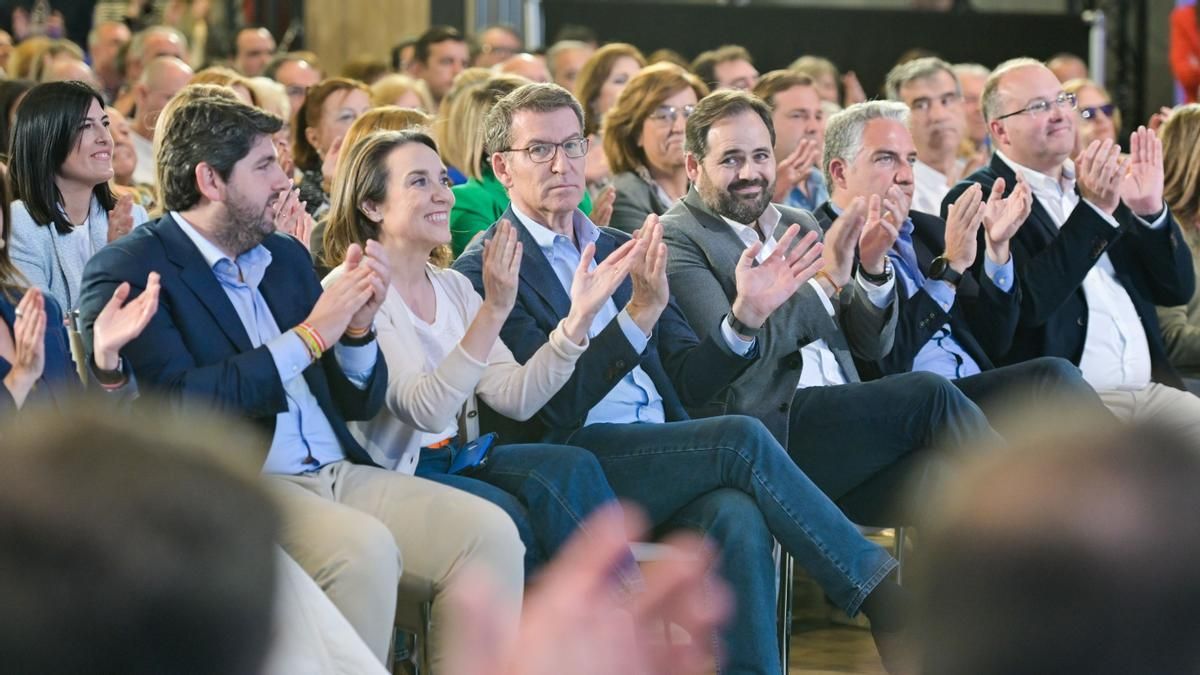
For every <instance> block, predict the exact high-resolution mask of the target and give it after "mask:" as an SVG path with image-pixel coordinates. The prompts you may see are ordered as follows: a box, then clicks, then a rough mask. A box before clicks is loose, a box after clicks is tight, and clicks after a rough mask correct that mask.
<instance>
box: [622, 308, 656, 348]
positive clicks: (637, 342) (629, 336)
mask: <svg viewBox="0 0 1200 675" xmlns="http://www.w3.org/2000/svg"><path fill="white" fill-rule="evenodd" d="M617 325H619V326H620V327H621V332H622V333H624V334H625V339H626V340H629V344H631V345H633V350H634V351H635V352H637V353H639V354H641V353H642V352H644V351H646V345H647V344H649V343H650V336H649V335H646V334H645V333H643V332H642V329H641V328H639V327H638V325H637V322H636V321H634V320H633V317H632V316H629V310H627V309H623V310H621V313H620V314H618V315H617Z"/></svg>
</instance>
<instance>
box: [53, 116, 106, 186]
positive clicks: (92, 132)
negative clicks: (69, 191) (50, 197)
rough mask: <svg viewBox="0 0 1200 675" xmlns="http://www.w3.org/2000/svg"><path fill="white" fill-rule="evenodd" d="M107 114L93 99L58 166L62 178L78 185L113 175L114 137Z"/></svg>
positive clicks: (101, 181) (101, 180)
mask: <svg viewBox="0 0 1200 675" xmlns="http://www.w3.org/2000/svg"><path fill="white" fill-rule="evenodd" d="M108 125H109V121H108V114H107V113H105V112H104V108H103V107H101V106H100V102H99V101H97V100H95V99H92V103H91V105H90V106H89V107H88V111H87V114H86V115H85V116H84V119H83V121H82V122H81V123H80V125H79V130H78V134H79V135H78V136H77V137H76V138H75V145H74V146H72V148H71V152H70V153H69V154H68V155H67V158H66V159H65V160H64V161H63V163H62V165H61V166H59V167H58V176H59V178H60V179H62V180H67V181H71V182H74V183H77V184H80V185H99V184H100V183H103V182H104V181H106V180H109V179H111V178H112V177H113V162H112V155H113V138H112V134H111V133H109V131H108Z"/></svg>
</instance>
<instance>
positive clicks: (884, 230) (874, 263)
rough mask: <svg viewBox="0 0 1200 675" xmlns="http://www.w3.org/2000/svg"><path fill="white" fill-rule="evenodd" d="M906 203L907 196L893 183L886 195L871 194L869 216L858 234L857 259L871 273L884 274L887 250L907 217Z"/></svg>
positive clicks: (898, 234)
mask: <svg viewBox="0 0 1200 675" xmlns="http://www.w3.org/2000/svg"><path fill="white" fill-rule="evenodd" d="M897 195H899V196H897ZM904 204H907V198H906V197H905V196H904V194H903V192H901V191H900V189H899V188H897V187H896V186H894V185H893V186H892V187H891V188H888V196H887V198H885V199H881V198H880V197H879V195H872V196H871V199H870V201H869V202H868V205H867V219H866V222H865V223H863V229H862V234H861V235H859V238H858V261H859V264H860V265H862V268H863V269H864V270H866V271H867V272H868V273H870V274H883V271H884V269H885V267H884V261H886V260H887V253H888V251H890V250H891V248H892V245H893V244H895V243H896V237H898V236H900V224H901V223H903V222H904V219H905V218H907V210H903V211H902V210H901V209H902V208H903V205H904Z"/></svg>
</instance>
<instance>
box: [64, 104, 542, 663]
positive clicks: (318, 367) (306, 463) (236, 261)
mask: <svg viewBox="0 0 1200 675" xmlns="http://www.w3.org/2000/svg"><path fill="white" fill-rule="evenodd" d="M280 126H281V121H280V120H279V119H278V118H276V117H272V116H270V115H267V114H266V113H263V112H261V111H258V110H257V109H254V108H251V107H249V106H246V105H243V104H241V103H239V102H236V101H232V100H227V99H222V98H209V99H202V100H193V101H190V102H186V103H184V104H182V105H180V107H179V108H177V109H176V110H175V112H174V114H173V115H172V116H171V117H170V118H169V121H168V123H167V124H166V126H165V129H164V130H163V138H162V149H161V151H160V155H159V156H160V157H161V158H162V159H163V161H162V162H160V163H159V173H158V180H159V185H160V186H161V188H162V192H163V201H164V206H165V208H166V210H167V211H168V214H167V215H165V216H164V217H162V218H161V219H159V220H157V221H155V222H153V223H149V224H147V225H145V226H143V227H140V228H138V229H137V231H136V232H135V233H134V234H132V235H130V236H127V237H124V238H122V239H121V241H120V242H117V243H114V244H113V245H112V246H108V247H105V248H104V249H103V250H101V251H100V252H99V253H98V254H97V255H96V256H94V257H93V258H92V259H91V261H89V263H88V266H87V268H86V270H85V272H84V282H83V283H84V292H83V297H82V304H81V313H82V317H83V321H84V328H85V332H90V331H91V328H92V325H93V323H94V322H95V319H96V316H97V314H98V313H99V312H100V310H101V309H102V308H103V306H104V304H105V303H106V302H107V300H108V298H109V297H111V296H112V293H113V290H114V288H116V287H117V286H118V285H119V284H121V283H122V282H129V283H130V284H131V285H132V286H133V287H134V288H135V289H136V290H138V291H140V289H141V284H142V283H143V281H144V280H145V279H146V278H147V275H148V274H149V272H150V271H155V272H158V273H159V274H160V275H161V282H160V283H161V286H160V295H159V298H160V306H159V309H158V312H157V313H156V314H155V315H154V317H153V319H152V320H151V322H150V324H149V325H148V326H147V327H146V329H145V330H144V331H143V332H142V334H141V335H140V336H139V337H137V338H136V339H135V340H133V341H132V342H130V343H129V344H128V345H127V346H126V347H125V349H124V350H123V351H122V356H123V358H125V359H128V361H129V362H130V365H131V366H132V368H133V371H134V373H135V374H136V375H137V377H138V380H139V381H140V382H141V384H142V387H143V390H144V391H146V392H148V393H152V394H157V395H158V396H160V397H163V398H165V399H166V400H167V401H168V402H170V403H171V404H172V405H174V406H177V407H179V408H184V407H187V406H191V405H199V406H208V407H211V408H214V409H216V410H219V411H221V412H225V413H227V414H231V415H234V416H237V417H241V418H245V419H247V420H250V421H251V422H253V423H255V424H256V425H258V426H259V427H260V428H261V429H262V431H263V433H264V436H263V437H262V438H257V437H256V438H247V439H246V444H247V446H250V447H253V446H256V445H267V446H268V447H267V452H266V462H265V464H264V466H263V472H264V473H265V474H267V481H268V483H269V485H270V486H271V487H272V488H273V489H274V491H275V492H276V493H277V494H278V496H279V500H280V504H281V506H282V508H283V512H284V517H285V522H284V527H283V532H282V536H281V538H282V544H283V546H284V548H285V549H287V551H288V553H290V554H291V555H292V557H293V558H295V560H296V561H297V562H298V563H300V565H301V566H302V567H304V568H305V571H307V572H308V573H309V574H310V575H311V576H312V577H313V578H314V579H315V580H316V581H317V583H318V584H319V585H321V587H322V588H323V589H324V590H325V591H326V593H327V594H328V595H329V597H330V599H331V600H333V602H334V604H335V605H336V606H337V607H338V609H340V610H341V612H342V613H343V614H344V615H345V616H346V618H347V619H348V620H349V621H350V623H351V625H353V626H354V628H355V629H356V630H357V631H358V633H359V635H360V636H361V637H362V638H363V640H364V641H365V642H366V643H367V645H368V646H369V647H371V648H372V650H373V651H374V652H375V654H376V655H377V656H378V657H379V659H380V660H381V661H382V660H385V659H386V656H387V653H388V648H389V645H390V638H391V634H392V625H393V623H394V620H395V616H396V603H397V584H398V582H399V577H400V555H399V551H398V547H399V548H402V549H403V551H404V563H405V565H404V567H405V569H404V575H405V581H406V584H407V582H409V581H410V580H411V581H412V584H411V587H412V588H414V589H419V588H420V587H422V586H424V589H425V590H424V591H423V593H422V592H419V591H414V592H413V593H411V594H408V595H405V594H403V593H402V596H403V597H402V598H401V600H402V602H404V603H406V604H407V603H409V602H411V603H414V604H416V603H420V602H424V601H427V600H428V599H429V598H428V597H427V596H428V595H429V593H430V588H432V589H433V598H432V599H433V613H434V617H433V618H434V623H435V624H436V625H438V626H439V627H440V628H439V632H441V633H453V627H452V625H443V624H442V623H441V622H442V621H445V620H446V618H445V617H444V616H439V614H442V613H444V612H445V611H446V610H445V608H444V606H445V603H444V601H443V600H442V599H441V598H443V597H444V595H443V593H442V592H443V591H445V590H447V589H452V588H453V587H454V586H455V584H457V583H458V582H459V581H460V580H461V579H462V578H463V574H464V572H463V570H466V569H469V568H471V567H473V566H476V565H477V566H480V567H486V568H490V569H491V571H492V572H493V574H494V576H495V579H496V580H497V582H498V583H499V584H500V585H501V586H502V593H503V594H504V595H505V597H506V598H511V600H512V602H511V604H510V605H508V606H505V605H503V604H502V605H500V606H498V607H497V609H498V611H501V612H505V613H507V614H509V615H510V618H511V620H512V621H513V622H515V621H516V618H517V613H518V611H519V606H520V596H519V594H520V592H521V580H522V556H523V547H522V546H521V544H520V540H519V539H518V537H517V532H516V527H515V526H514V525H513V523H512V521H511V520H509V519H508V517H507V516H506V515H504V512H503V511H501V510H500V509H498V508H497V507H495V506H492V505H491V504H489V503H487V502H485V501H484V500H481V499H478V498H476V497H473V496H471V495H468V494H466V493H464V492H460V491H457V490H453V489H451V488H447V487H443V486H441V485H437V484H435V483H431V482H429V481H423V480H421V479H419V478H415V477H412V476H405V475H401V474H397V473H394V472H391V471H387V470H384V469H381V468H379V467H378V466H376V465H375V463H374V462H373V461H372V460H371V458H370V456H369V455H368V454H367V453H366V451H365V450H364V449H363V448H362V446H361V445H359V444H358V443H357V442H356V441H355V440H354V438H353V437H352V436H351V435H350V433H349V431H348V429H347V426H346V422H347V421H348V420H367V419H371V418H372V417H374V416H375V414H376V413H377V412H378V411H379V409H380V407H381V406H382V403H383V397H384V390H385V387H386V384H387V366H386V364H385V363H384V361H383V358H382V357H381V355H380V353H379V349H378V346H377V345H376V343H375V339H374V337H375V335H374V328H373V321H374V317H375V312H376V310H377V309H378V308H379V305H380V304H382V302H383V298H384V297H385V295H386V292H387V285H388V283H389V277H390V274H389V271H388V268H387V266H386V264H385V261H386V260H387V257H386V256H385V255H382V254H381V251H380V249H378V248H377V247H378V244H377V243H376V242H370V243H369V244H368V246H367V250H366V252H365V255H364V252H363V251H362V249H361V248H358V247H355V249H354V250H352V251H351V252H350V253H349V254H348V255H347V260H346V262H347V264H348V265H349V266H350V267H351V268H352V271H351V272H350V273H349V274H347V275H345V276H344V277H343V278H342V280H341V281H339V282H338V283H335V284H334V285H333V286H331V287H330V288H328V289H326V290H325V291H324V292H322V290H321V286H320V284H319V283H318V281H317V278H316V275H315V274H314V272H313V270H312V263H311V259H310V258H309V255H308V252H307V251H306V250H305V249H304V247H303V246H302V245H301V244H300V243H299V242H297V241H296V240H294V239H292V238H291V237H288V236H286V235H283V234H276V233H274V229H275V225H274V210H275V209H276V208H278V207H279V205H280V204H282V203H283V200H284V199H285V197H286V195H287V194H288V191H289V190H290V189H291V183H290V181H289V180H288V179H287V177H286V176H285V175H284V173H283V170H282V169H281V168H280V166H279V162H278V161H277V159H276V156H275V149H274V145H273V144H272V142H271V135H272V134H274V133H275V132H276V131H278V130H279V128H280ZM87 343H88V344H91V339H90V338H89V339H88V340H87ZM200 497H202V496H200ZM414 514H415V515H414ZM401 588H402V589H406V588H409V585H402V586H401ZM413 596H417V597H413ZM421 596H424V597H421ZM513 596H515V597H513ZM444 643H445V640H444V639H441V638H439V636H436V635H435V636H434V644H433V646H434V652H433V657H434V658H435V660H436V658H437V657H438V656H439V654H440V652H439V650H438V647H439V645H441V644H444Z"/></svg>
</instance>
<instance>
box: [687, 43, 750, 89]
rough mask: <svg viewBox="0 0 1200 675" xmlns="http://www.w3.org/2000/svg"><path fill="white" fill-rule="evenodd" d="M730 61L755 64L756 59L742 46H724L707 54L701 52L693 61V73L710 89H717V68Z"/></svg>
mask: <svg viewBox="0 0 1200 675" xmlns="http://www.w3.org/2000/svg"><path fill="white" fill-rule="evenodd" d="M729 61H745V62H746V63H751V64H752V63H754V58H753V57H751V56H750V52H748V51H746V48H745V47H743V46H741V45H723V46H721V47H717V48H716V49H712V50H709V51H706V52H701V53H700V55H699V56H697V57H696V59H695V60H694V61H692V68H691V70H692V73H694V74H695V75H696V77H698V78H700V79H701V80H703V81H704V84H707V85H708V86H709V88H711V89H715V88H716V87H717V66H718V65H719V64H722V63H728V62H729Z"/></svg>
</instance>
